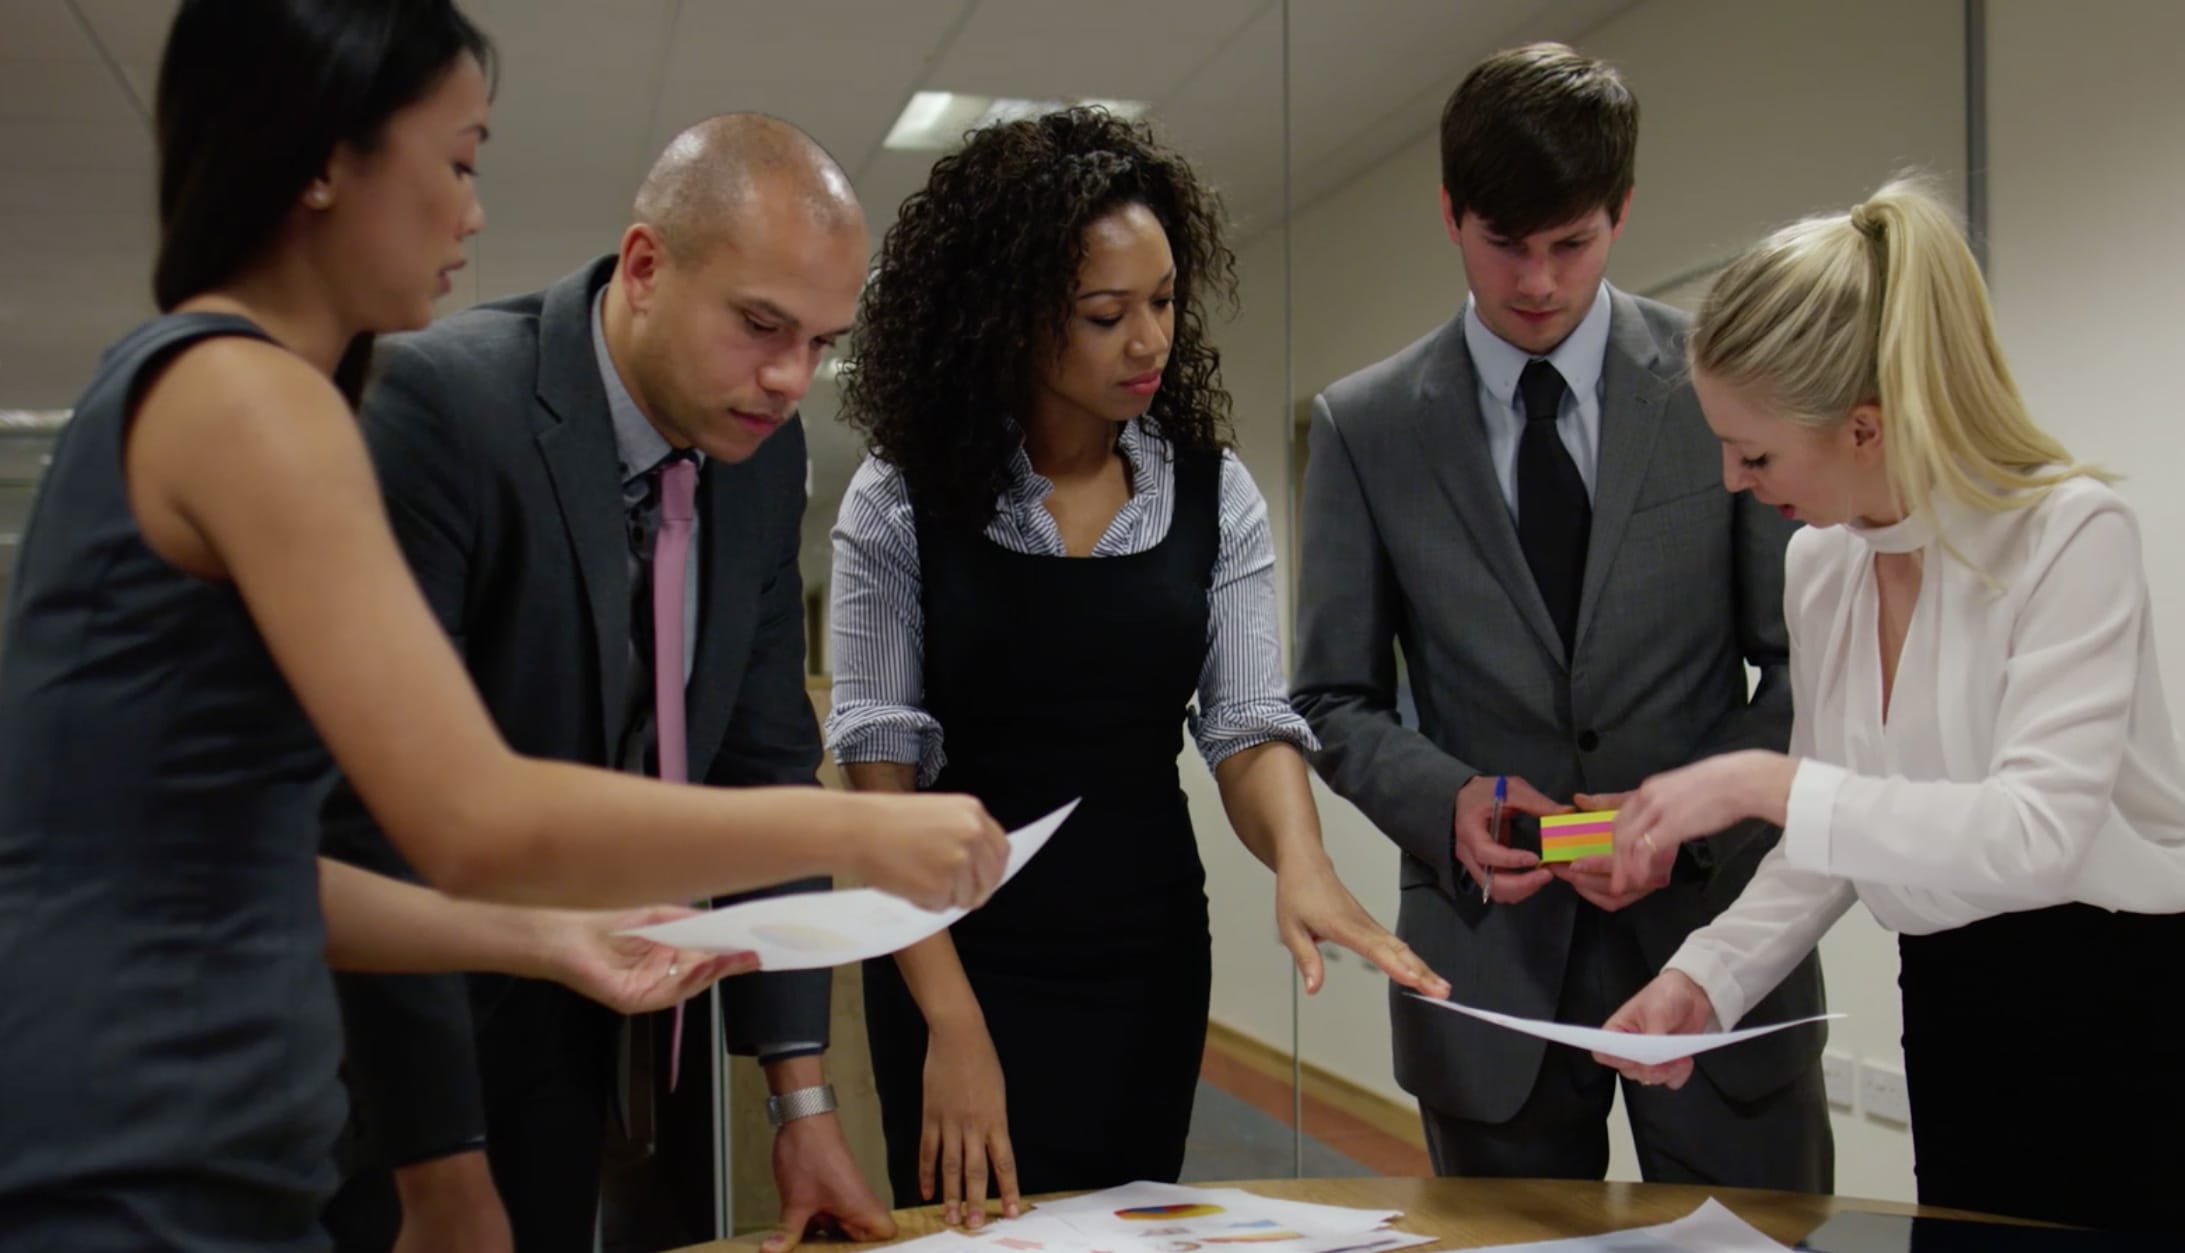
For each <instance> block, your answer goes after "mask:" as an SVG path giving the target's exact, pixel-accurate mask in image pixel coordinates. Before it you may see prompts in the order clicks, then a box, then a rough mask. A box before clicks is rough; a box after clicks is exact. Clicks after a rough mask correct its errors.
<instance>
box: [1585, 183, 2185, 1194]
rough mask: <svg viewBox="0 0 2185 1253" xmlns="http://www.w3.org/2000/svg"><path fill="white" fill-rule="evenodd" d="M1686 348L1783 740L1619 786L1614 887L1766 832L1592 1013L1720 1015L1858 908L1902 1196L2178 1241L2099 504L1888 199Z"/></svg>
mask: <svg viewBox="0 0 2185 1253" xmlns="http://www.w3.org/2000/svg"><path fill="white" fill-rule="evenodd" d="M1690 354H1691V364H1692V369H1693V383H1694V386H1695V388H1696V389H1697V390H1698V393H1699V398H1700V403H1701V406H1702V407H1703V408H1704V410H1705V411H1706V415H1707V421H1708V424H1709V425H1710V426H1711V427H1713V428H1714V431H1715V434H1716V435H1717V436H1718V437H1719V438H1720V439H1721V441H1722V448H1723V453H1722V457H1723V479H1724V483H1725V485H1726V486H1727V487H1729V488H1730V489H1731V490H1732V491H1739V490H1746V489H1750V490H1751V491H1752V492H1753V493H1754V495H1756V496H1757V497H1759V498H1760V499H1761V500H1763V501H1766V502H1767V503H1769V504H1773V505H1775V506H1776V507H1778V508H1780V509H1782V510H1783V511H1784V512H1785V513H1786V514H1787V515H1790V516H1794V517H1797V518H1799V519H1801V520H1803V521H1804V522H1806V523H1807V524H1808V525H1807V528H1806V529H1805V530H1803V531H1802V532H1800V534H1799V535H1798V536H1797V537H1796V538H1795V539H1793V540H1792V542H1791V546H1790V551H1789V555H1788V558H1787V566H1788V569H1787V578H1786V584H1787V591H1786V596H1785V617H1786V619H1787V620H1788V622H1789V625H1790V637H1791V675H1792V691H1793V693H1794V700H1795V702H1796V706H1797V716H1796V723H1795V726H1794V729H1793V732H1792V736H1791V751H1790V754H1789V755H1788V756H1785V755H1783V754H1780V753H1771V752H1745V753H1733V754H1728V755H1725V756H1721V757H1716V758H1712V759H1709V760H1706V761H1702V762H1700V763H1698V764H1696V765H1692V766H1689V767H1686V768H1684V769H1682V770H1676V771H1672V772H1670V773H1667V774H1662V775H1657V776H1655V777H1654V778H1652V779H1649V780H1648V781H1647V782H1646V783H1645V785H1644V786H1642V787H1641V788H1640V789H1639V790H1638V792H1637V793H1636V794H1634V795H1633V796H1632V797H1631V798H1630V799H1629V800H1628V801H1627V802H1626V804H1625V806H1624V808H1623V812H1622V815H1621V817H1620V818H1619V820H1618V823H1617V830H1616V851H1615V861H1616V866H1615V870H1616V873H1617V874H1618V875H1628V874H1631V873H1633V872H1634V871H1635V869H1636V867H1637V866H1638V864H1639V859H1640V858H1641V857H1643V856H1644V855H1645V854H1647V853H1648V852H1649V851H1650V850H1653V849H1659V848H1664V847H1667V846H1669V845H1670V844H1672V843H1674V842H1681V841H1684V840H1688V839H1692V838H1694V837H1696V836H1699V835H1703V834H1705V833H1707V832H1710V831H1717V830H1720V829H1721V828H1722V827H1724V826H1726V825H1728V824H1729V823H1731V822H1733V821H1736V820H1738V819H1741V818H1747V817H1756V818H1762V819H1765V820H1767V821H1769V822H1774V823H1778V824H1780V825H1782V827H1783V829H1784V833H1783V838H1782V842H1781V843H1780V845H1779V846H1778V847H1777V848H1776V849H1775V850H1774V852H1772V853H1771V854H1770V855H1769V856H1768V859H1767V860H1766V861H1765V862H1764V863H1763V864H1762V866H1761V868H1760V870H1759V872H1758V873H1757V874H1756V875H1755V876H1754V878H1753V881H1752V883H1751V884H1750V886H1748V887H1747V888H1746V890H1745V892H1744V894H1743V895H1742V896H1741V897H1739V899H1738V901H1737V903H1736V904H1735V905H1734V906H1732V907H1731V908H1730V909H1729V910H1728V911H1726V912H1725V913H1723V914H1722V915H1721V916H1720V917H1719V918H1718V919H1716V921H1715V922H1714V923H1713V924H1712V925H1710V926H1708V927H1706V928H1704V929H1703V930H1700V931H1697V932H1695V933H1693V935H1692V936H1691V937H1690V938H1689V939H1688V940H1686V941H1685V943H1684V945H1683V947H1682V948H1680V949H1679V950H1678V951H1677V953H1676V955H1675V956H1674V957H1672V958H1671V959H1670V961H1669V963H1668V969H1667V970H1666V971H1665V972H1664V973H1663V974H1662V975H1661V976H1660V977H1658V978H1656V979H1655V980H1654V981H1653V982H1652V983H1650V984H1649V985H1648V986H1647V987H1646V988H1645V989H1644V990H1643V991H1641V992H1640V993H1639V994H1638V995H1637V996H1635V997H1633V998H1632V999H1631V1001H1630V1002H1628V1003H1627V1004H1626V1005H1625V1006H1624V1007H1623V1008H1622V1009H1621V1010H1619V1011H1618V1012H1617V1014H1616V1015H1615V1016H1614V1017H1613V1018H1611V1019H1610V1021H1609V1026H1610V1027H1611V1028H1614V1029H1620V1030H1627V1031H1642V1032H1654V1033H1675V1032H1689V1031H1697V1030H1701V1029H1703V1028H1706V1027H1708V1026H1710V1025H1713V1024H1720V1025H1721V1026H1725V1027H1727V1026H1731V1025H1733V1024H1735V1023H1736V1022H1737V1021H1738V1019H1739V1018H1740V1017H1741V1016H1742V1015H1743V1014H1744V1012H1745V1010H1746V1008H1747V1007H1749V1006H1750V1005H1752V1004H1753V1003H1754V1002H1755V1001H1757V1000H1758V999H1759V998H1760V997H1761V996H1763V995H1765V994H1766V992H1767V991H1768V989H1769V988H1771V987H1772V986H1774V984H1775V982H1776V980H1777V979H1779V978H1780V977H1781V976H1782V975H1783V973H1784V972H1785V971H1787V970H1788V969H1790V967H1791V965H1792V963H1794V962H1796V961H1797V960H1798V959H1799V958H1800V957H1802V956H1804V955H1805V954H1806V953H1807V952H1809V951H1810V950H1811V949H1812V948H1813V947H1814V945H1815V944H1816V943H1817V942H1818V941H1819V940H1820V938H1821V936H1822V934H1823V933H1824V932H1826V931H1827V930H1828V928H1829V926H1830V925H1831V924H1832V923H1834V922H1835V920H1836V919H1837V918H1839V917H1841V916H1842V915H1843V913H1844V911H1845V910H1847V909H1849V908H1850V907H1851V904H1852V902H1853V901H1854V900H1860V901H1864V902H1865V903H1866V906H1867V908H1868V909H1870V910H1871V911H1873V914H1874V917H1875V918H1876V919H1877V920H1878V921H1879V922H1881V923H1882V925H1884V926H1886V927H1889V928H1890V929H1892V930H1895V931H1898V932H1900V933H1902V939H1901V940H1900V948H1901V953H1902V959H1903V975H1902V978H1901V980H1900V986H1901V988H1902V990H1903V998H1904V1054H1905V1065H1906V1069H1907V1072H1908V1078H1909V1080H1910V1091H1911V1102H1912V1136H1913V1148H1914V1152H1915V1155H1916V1158H1917V1162H1918V1167H1917V1171H1918V1177H1919V1199H1920V1200H1921V1201H1922V1202H1923V1203H1927V1204H1940V1205H1951V1206H1959V1207H1963V1208H1967V1209H1976V1210H1985V1211H1989V1212H1995V1213H2005V1214H2016V1215H2023V1216H2027V1217H2035V1218H2045V1219H2051V1220H2055V1221H2061V1222H2070V1223H2078V1224H2084V1225H2091V1226H2115V1227H2143V1228H2153V1227H2166V1228H2171V1229H2175V1228H2177V1227H2179V1225H2180V1223H2181V1211H2179V1210H2178V1209H2177V1208H2176V1206H2175V1204H2174V1202H2173V1201H2172V1200H2171V1197H2170V1194H2169V1189H2170V1188H2171V1187H2172V1186H2174V1181H2175V1180H2177V1179H2179V1178H2185V1137H2181V1135H2180V1133H2179V1128H2180V1127H2185V1033H2181V1032H2180V1031H2179V1029H2178V1028H2179V1025H2180V1015H2179V1011H2178V1010H2177V1009H2176V1008H2174V1007H2175V1006H2176V1005H2177V1003H2178V1001H2179V997H2178V994H2177V992H2176V989H2175V986H2174V978H2175V971H2176V969H2177V961H2178V959H2179V958H2180V957H2185V914H2181V913H2179V912H2178V911H2180V910H2185V764H2181V762H2180V756H2179V747H2178V741H2177V738H2176V734H2175V732H2174V731H2173V729H2172V726H2171V722H2170V714H2169V709H2168V706H2167V704H2166V702H2165V700H2164V697H2163V690H2162V684H2161V680H2160V677H2159V676H2158V674H2157V673H2156V668H2155V652H2154V630H2153V626H2152V624H2151V621H2150V616H2149V610H2148V596H2147V580H2146V577H2145V575H2144V574H2143V573H2142V570H2141V564H2140V547H2141V541H2140V534H2139V525H2138V522H2137V520H2136V519H2135V518H2134V516H2133V513H2132V511H2131V510H2130V509H2129V508H2128V507H2127V506H2126V505H2125V503H2124V502H2123V501H2122V500H2121V499H2119V498H2118V496H2117V495H2116V494H2115V493H2114V492H2112V491H2111V490H2110V489H2109V487H2108V486H2106V485H2105V483H2104V479H2103V476H2102V475H2101V474H2099V473H2098V472H2096V471H2094V470H2091V469H2089V468H2088V467H2086V466H2084V465H2082V464H2080V463H2078V462H2076V461H2074V460H2073V459H2072V457H2071V455H2070V454H2069V453H2068V452H2066V451H2065V450H2064V448H2063V446H2062V445H2061V444H2059V443H2058V442H2057V441H2056V440H2055V439H2054V438H2052V437H2050V436H2049V435H2048V434H2047V433H2045V432H2044V431H2042V430H2041V429H2040V428H2039V427H2038V426H2036V425H2034V423H2033V420H2032V419H2031V418H2030V417H2029V416H2028V415H2027V413H2026V410H2025V406H2024V404H2023V402H2022V401H2021V400H2020V399H2019V396H2018V392H2017V389H2016V387H2015V386H2014V385H2013V383H2012V382H2011V378H2010V373H2009V371H2008V369H2007V368H2006V367H2005V365H2004V362H2003V357H2002V353H2001V351H2000V349H1999V348H1998V346H1997V343H1996V335H1995V327H1994V322H1993V318H1992V315H1991V314H1990V311H1989V306H1988V298H1987V293H1986V290H1985V288H1984V287H1983V285H1982V282H1981V277H1980V273H1979V270H1978V269H1977V267H1976V266H1975V264H1974V261H1973V258H1972V254H1971V252H1970V251H1969V250H1968V249H1967V248H1966V246H1965V242H1964V239H1963V237H1962V236H1961V235H1960V233H1959V231H1958V229H1957V226H1956V224H1955V222H1954V220H1953V219H1952V217H1951V215H1950V214H1949V212H1948V211H1947V210H1946V209H1945V208H1944V207H1943V206H1942V205H1941V204H1940V203H1938V202H1937V201H1936V200H1935V199H1934V198H1933V197H1932V196H1931V195H1930V194H1929V193H1927V192H1926V191H1924V190H1922V189H1921V188H1920V187H1918V186H1917V185H1913V184H1906V183H1896V184H1892V185H1890V186H1888V187H1885V188H1883V189H1882V190H1881V191H1880V192H1879V193H1878V194H1876V195H1875V196H1874V197H1873V198H1872V199H1870V200H1868V201H1867V202H1866V203H1864V204H1862V205H1860V206H1858V207H1857V208H1855V209H1853V210H1852V211H1851V212H1849V213H1847V214H1837V215H1835V216H1832V217H1824V218H1817V219H1814V220H1811V221H1806V222H1801V223H1799V224H1797V225H1794V226H1791V227H1788V228H1785V229H1784V230H1782V231H1779V232H1777V233H1776V234H1775V235H1773V236H1772V237H1770V238H1769V239H1767V240H1766V241H1764V242H1763V243H1761V244H1760V245H1759V246H1757V247H1756V248H1754V249H1753V250H1752V251H1751V252H1749V253H1747V254H1746V255H1745V256H1744V257H1742V258H1741V259H1739V260H1738V261H1737V262H1736V263H1735V264H1733V265H1732V266H1731V267H1730V269H1729V270H1728V271H1726V272H1725V273H1724V274H1723V276H1722V278H1721V279H1720V280H1719V281H1717V283H1716V284H1715V287H1714V290H1713V291H1712V292H1711V293H1710V294H1709V296H1708V298H1707V303H1706V306H1705V308H1704V309H1703V311H1702V312H1701V314H1700V316H1699V319H1698V321H1697V322H1696V323H1695V325H1694V328H1693V334H1692V340H1691V349H1690ZM1602 1060H1603V1061H1610V1059H1607V1058H1603V1059H1602ZM1611 1064H1613V1065H1615V1066H1616V1067H1617V1068H1618V1069H1620V1070H1622V1071H1623V1072H1624V1073H1625V1074H1627V1075H1630V1076H1631V1077H1633V1078H1636V1079H1639V1080H1641V1081H1645V1082H1659V1083H1667V1084H1670V1085H1671V1086H1676V1085H1680V1084H1682V1083H1683V1081H1684V1080H1685V1078H1686V1077H1687V1076H1689V1075H1690V1073H1691V1063H1690V1062H1689V1061H1685V1062H1679V1063H1675V1064H1672V1065H1669V1066H1660V1067H1644V1066H1636V1065H1631V1064H1629V1063H1621V1062H1612V1061H1611Z"/></svg>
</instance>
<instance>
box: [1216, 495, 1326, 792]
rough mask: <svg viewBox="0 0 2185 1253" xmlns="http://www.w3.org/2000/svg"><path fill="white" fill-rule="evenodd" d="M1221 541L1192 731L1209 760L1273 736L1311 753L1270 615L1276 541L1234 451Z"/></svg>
mask: <svg viewBox="0 0 2185 1253" xmlns="http://www.w3.org/2000/svg"><path fill="white" fill-rule="evenodd" d="M1220 528H1221V546H1220V548H1219V550H1218V551H1217V552H1216V554H1215V557H1214V577H1213V582H1212V584H1211V585H1210V587H1209V588H1208V590H1207V628H1206V634H1207V639H1206V644H1207V647H1206V661H1205V663H1204V665H1203V666H1202V667H1201V668H1200V671H1199V704H1198V711H1197V712H1196V713H1195V714H1194V715H1193V716H1192V719H1191V735H1192V739H1193V741H1194V742H1195V743H1196V744H1197V745H1198V748H1199V755H1200V756H1201V757H1203V758H1205V759H1206V764H1207V765H1208V766H1209V767H1213V766H1218V765H1220V764H1221V763H1222V761H1223V760H1224V759H1226V758H1228V757H1229V756H1231V755H1232V754H1235V753H1239V752H1242V751H1243V750H1245V749H1247V748H1251V747H1254V746H1255V745H1259V744H1265V743H1268V742H1270V741H1273V740H1284V741H1287V742H1289V743H1291V744H1294V745H1296V746H1297V747H1298V748H1299V749H1300V750H1302V751H1306V752H1310V751H1313V750H1315V749H1318V748H1319V747H1320V742H1319V741H1318V740H1316V739H1314V738H1313V733H1312V728H1311V727H1309V726H1307V725H1306V723H1305V720H1304V719H1303V718H1301V717H1299V716H1298V714H1297V711H1296V710H1294V709H1292V708H1291V707H1290V697H1289V690H1288V688H1287V686H1286V685H1285V684H1284V682H1283V678H1282V638H1281V634H1280V631H1279V629H1278V626H1277V623H1276V619H1275V547H1274V539H1273V537H1272V535H1271V534H1270V532H1269V529H1268V525H1267V501H1266V498H1265V497H1263V496H1261V495H1260V493H1259V487H1258V485H1257V484H1255V483H1254V482H1253V481H1252V472H1251V471H1250V470H1247V469H1246V468H1245V466H1244V463H1243V462H1242V461H1239V460H1238V459H1237V456H1236V454H1235V453H1224V454H1223V455H1222V467H1221V509H1220Z"/></svg>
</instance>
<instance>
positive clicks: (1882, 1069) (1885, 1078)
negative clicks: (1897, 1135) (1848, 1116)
mask: <svg viewBox="0 0 2185 1253" xmlns="http://www.w3.org/2000/svg"><path fill="white" fill-rule="evenodd" d="M1859 1108H1860V1109H1862V1110H1864V1111H1865V1112H1866V1114H1867V1116H1868V1117H1870V1118H1878V1119H1881V1120H1882V1121H1883V1122H1893V1123H1896V1124H1897V1125H1899V1126H1903V1127H1909V1126H1911V1125H1912V1098H1911V1095H1910V1093H1909V1090H1908V1089H1907V1088H1906V1086H1905V1082H1904V1072H1903V1071H1902V1070H1899V1069H1897V1068H1896V1067H1894V1066H1883V1065H1879V1064H1877V1063H1875V1062H1860V1063H1859Z"/></svg>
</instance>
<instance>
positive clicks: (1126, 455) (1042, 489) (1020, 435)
mask: <svg viewBox="0 0 2185 1253" xmlns="http://www.w3.org/2000/svg"><path fill="white" fill-rule="evenodd" d="M1002 423H1003V425H1004V426H1005V427H1006V428H1007V429H1008V431H1009V434H1010V436H1011V437H1012V438H1013V439H1015V440H1016V447H1015V448H1013V449H1012V450H1010V453H1009V482H1010V485H1011V486H1010V491H1011V494H1012V495H1014V496H1015V497H1016V498H1017V499H1018V500H1020V501H1023V502H1025V503H1027V504H1034V505H1036V504H1039V503H1040V502H1041V501H1044V500H1046V499H1047V492H1048V490H1049V489H1050V488H1051V487H1052V486H1053V484H1051V483H1049V482H1048V481H1047V480H1046V479H1043V478H1041V477H1040V476H1039V474H1038V473H1037V472H1035V471H1034V470H1033V469H1032V457H1031V454H1029V453H1027V452H1025V451H1024V428H1023V427H1021V426H1018V425H1017V420H1016V419H1015V418H1003V419H1002ZM1157 438H1159V437H1158V436H1155V435H1154V434H1153V433H1152V432H1151V431H1148V430H1147V429H1146V425H1145V420H1144V419H1143V418H1132V419H1131V420H1130V421H1128V422H1125V423H1124V424H1123V430H1122V432H1121V433H1120V434H1118V435H1117V436H1116V437H1115V450H1116V451H1117V452H1119V453H1121V454H1123V465H1124V467H1125V468H1126V469H1128V471H1129V472H1130V491H1131V495H1133V496H1136V495H1138V494H1139V493H1140V492H1143V491H1146V490H1147V486H1146V485H1147V484H1148V483H1150V482H1151V481H1152V480H1151V479H1149V478H1148V477H1147V476H1146V474H1145V472H1144V468H1145V464H1146V452H1147V444H1148V441H1151V440H1154V439H1157Z"/></svg>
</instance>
